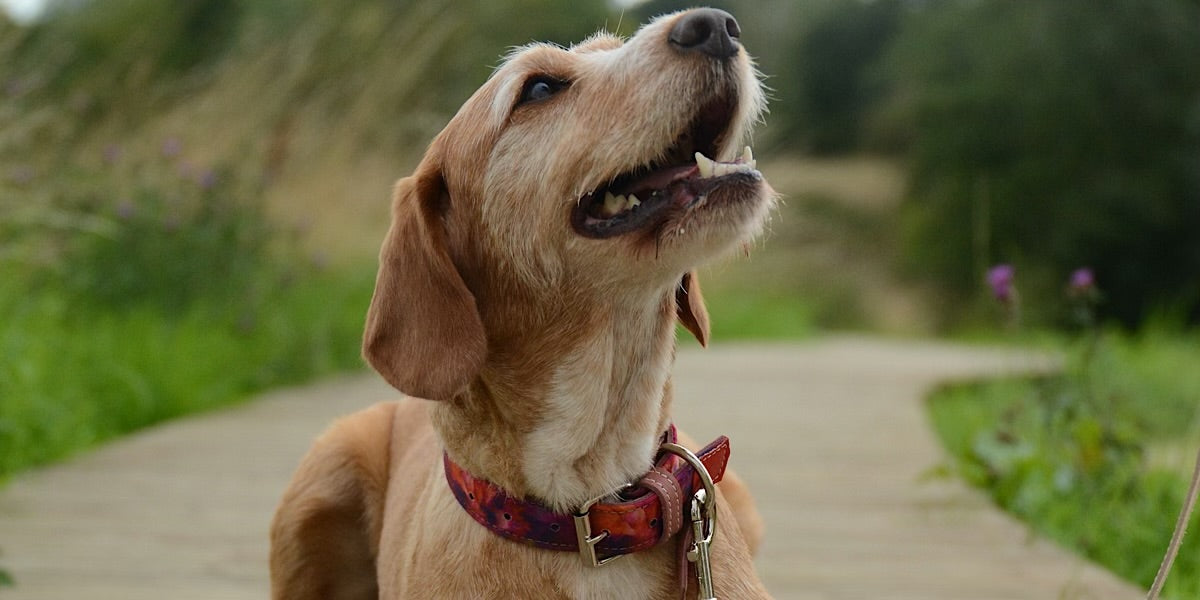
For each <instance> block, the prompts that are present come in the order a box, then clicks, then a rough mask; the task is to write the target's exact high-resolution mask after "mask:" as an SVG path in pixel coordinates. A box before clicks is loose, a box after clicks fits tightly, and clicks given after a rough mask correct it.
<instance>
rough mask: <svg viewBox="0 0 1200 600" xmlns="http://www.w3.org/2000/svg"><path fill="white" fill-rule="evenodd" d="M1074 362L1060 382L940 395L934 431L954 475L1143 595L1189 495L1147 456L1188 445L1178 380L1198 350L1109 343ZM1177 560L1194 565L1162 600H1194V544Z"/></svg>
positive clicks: (1190, 377)
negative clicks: (1156, 449)
mask: <svg viewBox="0 0 1200 600" xmlns="http://www.w3.org/2000/svg"><path fill="white" fill-rule="evenodd" d="M1070 356H1071V361H1070V363H1069V365H1068V368H1067V371H1066V373H1065V374H1064V375H1062V376H1056V377H1049V378H1044V379H1034V380H1002V381H996V382H987V383H979V384H969V385H958V386H954V387H950V388H947V389H943V390H941V391H939V392H937V393H935V394H934V395H933V397H932V398H931V400H930V414H931V417H932V421H933V425H934V429H935V430H936V431H937V432H938V434H939V436H940V437H941V439H942V442H943V444H944V445H945V447H946V449H947V450H948V452H949V454H950V456H951V465H952V467H951V470H952V471H953V472H954V473H955V474H957V475H960V476H962V477H963V478H964V479H966V480H967V481H968V482H969V483H971V484H972V485H975V486H978V487H981V488H983V489H984V490H985V491H987V492H988V493H989V494H990V495H991V497H992V499H993V500H994V501H995V502H996V504H997V505H999V506H1000V507H1001V508H1003V509H1005V510H1006V511H1009V512H1011V513H1012V514H1014V515H1016V516H1017V517H1019V518H1021V519H1022V520H1023V521H1026V522H1028V523H1029V524H1030V525H1031V526H1032V527H1033V529H1035V530H1036V531H1038V532H1039V533H1041V534H1043V535H1045V536H1047V537H1049V538H1051V539H1053V540H1055V541H1057V542H1058V543H1060V544H1062V545H1063V546H1065V547H1067V548H1070V549H1072V550H1074V551H1076V552H1078V553H1080V554H1082V555H1084V556H1086V557H1088V558H1090V559H1092V560H1095V561H1096V562H1098V563H1099V564H1101V565H1103V566H1105V567H1107V568H1109V569H1111V570H1112V571H1113V572H1115V573H1116V574H1117V575H1119V576H1121V577H1123V578H1126V579H1128V580H1130V581H1133V582H1135V583H1137V584H1139V585H1141V586H1144V587H1146V588H1148V587H1149V585H1150V582H1151V581H1152V580H1153V579H1154V575H1155V573H1156V571H1157V569H1158V566H1159V561H1160V560H1161V558H1162V555H1163V552H1164V551H1165V550H1166V547H1167V542H1168V540H1169V539H1170V536H1171V531H1172V529H1173V527H1174V522H1175V515H1177V514H1178V512H1179V509H1180V507H1181V506H1182V504H1183V497H1184V493H1185V490H1186V489H1187V482H1186V481H1185V480H1184V479H1183V478H1182V477H1180V475H1179V474H1178V473H1176V472H1175V471H1172V470H1167V469H1166V468H1164V467H1162V466H1156V465H1154V464H1153V463H1151V462H1149V461H1148V460H1147V457H1148V449H1149V448H1150V447H1151V446H1152V445H1155V444H1162V443H1164V442H1168V443H1169V442H1171V441H1174V440H1181V439H1193V438H1194V431H1189V429H1191V428H1193V427H1194V426H1195V423H1196V421H1195V419H1196V415H1197V413H1196V397H1197V394H1200V375H1197V374H1195V372H1194V370H1192V371H1187V370H1186V369H1184V370H1182V371H1181V370H1179V369H1180V368H1181V367H1182V365H1184V364H1194V363H1195V362H1196V361H1197V360H1200V356H1198V355H1197V351H1196V340H1195V339H1194V336H1190V337H1189V336H1179V335H1167V334H1162V333H1151V334H1146V335H1143V336H1141V337H1137V338H1131V337H1125V336H1123V335H1120V334H1115V333H1109V334H1107V335H1106V336H1105V337H1104V338H1103V339H1102V340H1101V341H1100V343H1099V344H1098V345H1096V346H1092V345H1091V342H1088V341H1081V342H1080V345H1078V346H1075V347H1073V348H1071V354H1070ZM1185 373H1186V375H1185ZM1181 375H1182V376H1181ZM1189 434H1192V435H1189ZM1195 523H1196V521H1195V520H1193V527H1192V529H1193V530H1194V529H1195ZM1181 555H1182V556H1184V557H1193V559H1192V560H1182V561H1178V562H1177V563H1176V564H1175V569H1174V571H1173V573H1172V576H1171V578H1170V579H1169V580H1168V581H1167V588H1166V593H1165V594H1164V597H1165V598H1194V597H1196V594H1197V593H1200V562H1197V561H1196V560H1194V557H1196V556H1200V537H1198V536H1195V535H1192V536H1188V537H1185V538H1184V546H1183V548H1182V550H1181Z"/></svg>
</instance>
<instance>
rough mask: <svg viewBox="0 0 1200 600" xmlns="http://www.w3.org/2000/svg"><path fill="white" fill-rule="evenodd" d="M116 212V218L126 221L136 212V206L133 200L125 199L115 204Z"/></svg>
mask: <svg viewBox="0 0 1200 600" xmlns="http://www.w3.org/2000/svg"><path fill="white" fill-rule="evenodd" d="M116 213H117V218H118V219H120V220H122V221H128V220H130V219H132V218H133V216H134V215H135V214H137V206H134V204H133V202H130V201H129V200H128V199H125V200H122V201H121V202H119V203H118V204H117V209H116Z"/></svg>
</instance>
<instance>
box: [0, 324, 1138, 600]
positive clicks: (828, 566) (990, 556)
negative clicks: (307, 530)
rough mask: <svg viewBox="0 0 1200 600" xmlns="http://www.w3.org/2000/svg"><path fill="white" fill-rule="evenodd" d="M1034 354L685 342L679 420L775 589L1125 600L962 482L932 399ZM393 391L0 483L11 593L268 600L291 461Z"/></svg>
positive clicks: (289, 406) (321, 394)
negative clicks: (708, 452)
mask: <svg viewBox="0 0 1200 600" xmlns="http://www.w3.org/2000/svg"><path fill="white" fill-rule="evenodd" d="M1033 366H1035V365H1034V364H1033V363H1032V362H1031V360H1030V359H1029V358H1027V357H1022V356H1019V355H1016V354H1011V353H1003V352H998V351H989V350H982V349H973V348H966V347H961V346H949V345H942V344H932V343H930V344H925V343H910V342H887V341H879V340H869V339H858V338H831V339H825V340H820V341H815V342H810V343H806V344H801V345H788V346H738V345H731V344H718V345H717V347H716V348H714V349H710V350H706V351H691V350H689V351H682V352H681V353H680V356H679V360H678V365H677V367H676V371H675V373H676V374H675V388H676V408H675V410H676V416H677V422H678V423H679V424H680V425H682V426H683V427H684V428H685V429H687V430H688V431H689V432H690V433H692V434H693V435H694V436H695V437H697V438H711V437H713V436H715V435H716V434H718V433H726V434H728V435H729V436H730V437H731V438H732V439H733V443H734V445H733V448H734V452H733V459H732V464H733V466H734V468H736V469H738V470H739V471H740V472H741V474H742V475H743V477H744V478H745V479H746V480H747V481H748V482H749V484H750V485H751V487H752V488H753V490H754V492H755V495H756V496H757V498H758V499H759V503H760V509H761V510H762V512H763V516H764V518H765V519H766V522H767V541H766V544H765V546H764V548H763V552H762V558H761V559H760V560H759V568H760V571H761V572H762V574H763V578H764V580H765V581H766V583H767V585H768V587H769V588H770V589H771V590H772V592H773V593H775V594H776V596H777V597H779V598H802V599H810V600H832V599H855V600H860V599H868V598H869V599H894V600H899V599H913V600H917V599H920V600H939V599H945V600H951V599H953V600H974V599H987V600H992V599H1013V600H1018V599H1020V600H1026V599H1041V598H1047V599H1053V598H1065V599H1074V598H1079V599H1084V598H1088V599H1091V598H1102V599H1109V598H1113V599H1129V600H1133V599H1135V598H1139V597H1141V596H1142V594H1141V593H1140V592H1139V591H1138V590H1136V589H1134V588H1133V587H1131V586H1129V585H1127V584H1124V583H1122V582H1120V581H1118V580H1116V579H1115V578H1114V577H1112V576H1111V575H1108V574H1107V573H1105V572H1103V571H1101V570H1100V569H1097V568H1095V567H1093V566H1091V565H1088V564H1086V563H1083V562H1082V561H1080V560H1079V559H1077V558H1074V557H1073V556H1071V555H1069V554H1067V553H1065V552H1063V551H1061V550H1058V549H1057V548H1055V547H1053V546H1051V545H1050V544H1047V543H1045V542H1040V541H1031V539H1030V536H1029V534H1028V533H1027V531H1026V530H1025V528H1024V527H1022V526H1021V525H1020V524H1018V523H1017V522H1015V521H1014V520H1012V519H1011V518H1009V517H1007V516H1005V515H1003V514H1001V513H999V512H998V511H996V510H995V509H994V508H992V507H991V506H990V505H989V504H988V503H987V502H986V501H985V500H984V499H983V498H982V497H981V496H980V495H979V494H977V493H975V492H972V491H969V490H966V489H964V488H963V487H962V486H961V485H959V484H956V483H954V482H940V483H922V482H920V481H919V477H920V474H921V473H922V472H923V471H924V470H926V469H927V468H929V467H930V466H932V465H934V464H935V463H937V462H938V461H939V459H940V456H941V454H940V450H939V448H938V446H937V442H936V440H935V439H934V438H933V436H932V434H931V433H930V431H929V428H928V426H927V422H926V418H925V413H924V410H923V407H922V404H921V397H922V395H923V394H924V392H926V391H927V390H928V389H929V388H930V386H932V385H934V384H936V383H937V382H939V381H944V380H947V379H952V378H962V377H969V376H977V375H980V374H985V373H997V372H1002V371H1012V370H1023V369H1029V368H1031V367H1033ZM390 396H391V393H390V392H389V389H388V388H386V387H385V386H384V385H383V384H382V383H380V382H378V381H377V380H376V379H375V378H372V377H367V376H357V377H351V378H343V379H338V380H333V381H328V382H324V383H321V384H318V385H315V386H311V387H306V388H302V389H296V390H286V391H281V392H275V393H271V394H268V395H266V396H265V397H263V398H262V399H261V400H259V401H257V402H255V403H253V404H249V405H247V406H244V407H240V408H237V409H232V410H227V411H223V412H219V413H215V414H211V415H206V416H201V417H197V418H191V419H186V420H183V421H179V422H175V423H170V424H167V425H164V426H161V427H158V428H155V429H152V430H149V431H146V432H143V433H140V434H138V435H135V436H132V437H129V438H126V439H124V440H122V441H120V442H117V443H114V444H110V445H108V446H106V447H104V448H102V449H100V450H98V451H96V452H93V453H90V454H87V455H85V456H82V457H79V458H78V459H76V460H73V461H71V462H69V463H67V464H64V465H61V466H57V467H52V468H49V469H45V470H42V471H38V472H34V473H30V474H28V475H26V476H23V477H20V478H18V479H16V480H15V481H13V482H12V483H11V484H10V485H9V486H8V487H7V488H6V489H4V490H3V491H0V552H2V553H3V554H0V566H4V567H5V568H7V569H8V570H9V571H10V572H11V573H12V574H13V576H14V577H15V578H16V579H17V580H18V585H19V586H18V587H17V588H14V589H0V598H3V599H9V598H11V599H12V600H51V599H53V600H63V599H67V598H88V599H89V600H108V599H113V600H140V599H150V598H153V599H155V600H159V599H167V598H169V599H171V600H190V599H197V600H198V599H205V600H213V599H219V600H224V599H228V600H241V599H252V598H253V599H262V598H266V597H267V586H266V558H265V554H266V530H267V523H268V521H269V519H270V515H271V511H272V509H273V507H274V503H275V501H276V499H277V498H278V496H279V493H280V491H281V490H282V489H283V487H284V485H285V483H286V481H287V479H288V477H289V476H290V474H291V471H292V469H293V468H294V467H295V465H296V462H297V460H298V459H299V457H300V456H301V455H302V454H303V452H304V451H305V449H306V448H307V446H308V444H309V441H310V440H311V438H312V437H313V436H314V435H316V434H317V433H318V432H319V431H320V430H321V429H322V428H323V427H324V426H325V424H326V423H328V422H329V421H330V420H331V419H332V418H333V417H334V416H336V415H339V414H343V413H347V412H350V411H353V410H355V409H357V408H360V407H364V406H367V405H369V404H371V403H372V402H374V401H376V400H378V399H381V398H388V397H390Z"/></svg>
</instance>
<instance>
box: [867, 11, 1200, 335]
mask: <svg viewBox="0 0 1200 600" xmlns="http://www.w3.org/2000/svg"><path fill="white" fill-rule="evenodd" d="M888 66H889V68H890V73H889V77H890V79H891V81H892V85H893V86H894V95H893V97H892V102H893V105H892V106H891V108H890V109H889V112H891V113H892V114H893V115H901V116H902V119H903V122H904V123H903V129H904V130H905V131H907V132H908V135H909V136H910V137H909V150H910V156H909V158H910V164H911V181H910V184H911V194H910V197H909V199H908V202H907V205H906V209H905V218H906V223H905V225H906V239H907V247H908V251H909V254H910V258H911V259H912V263H913V264H914V265H915V266H916V267H917V268H918V269H919V270H920V271H922V272H926V273H929V274H931V275H932V276H933V277H935V278H936V279H937V280H938V281H940V282H942V283H943V284H945V285H946V286H947V288H948V289H950V290H952V291H954V292H956V297H957V298H959V299H961V298H962V297H964V296H966V295H969V294H970V293H971V292H972V291H974V290H978V286H979V281H980V278H981V273H982V272H983V267H984V266H985V265H987V264H990V263H992V262H994V261H1005V262H1015V263H1018V264H1022V265H1025V266H1026V267H1027V268H1025V269H1023V272H1025V273H1027V274H1028V273H1037V274H1040V275H1039V276H1038V278H1037V280H1035V281H1026V282H1025V289H1026V290H1031V289H1032V290H1034V291H1035V294H1036V290H1039V289H1040V290H1041V292H1042V297H1043V298H1045V297H1048V296H1049V295H1050V294H1055V295H1058V294H1059V293H1061V289H1062V287H1061V286H1062V281H1063V279H1062V278H1063V277H1065V274H1066V273H1069V272H1070V271H1071V270H1072V269H1074V268H1076V267H1078V266H1083V265H1090V266H1092V267H1093V268H1094V270H1095V273H1096V279H1097V281H1098V284H1099V285H1100V286H1101V287H1102V288H1103V289H1104V291H1105V294H1106V303H1105V305H1104V306H1103V307H1102V312H1106V313H1107V314H1109V315H1110V316H1113V317H1116V318H1118V319H1120V320H1121V321H1123V322H1124V323H1127V324H1130V325H1133V324H1137V323H1139V322H1140V321H1141V320H1142V319H1144V318H1146V317H1147V316H1148V315H1150V314H1152V312H1154V311H1156V310H1160V309H1163V308H1167V309H1171V310H1174V311H1181V312H1182V313H1183V314H1185V315H1187V317H1188V318H1190V319H1192V320H1195V319H1196V318H1197V317H1200V236H1197V235H1196V231H1195V230H1196V228H1197V226H1200V168H1198V161H1200V3H1197V2H1195V1H1193V0H1111V1H1109V2H1103V3H1098V2H1093V1H1092V0H1057V1H1055V2H1037V3H1034V2H1011V1H1010V0H971V1H961V0H942V1H933V2H928V3H926V4H925V6H924V8H923V9H922V10H919V11H917V12H916V13H914V14H913V15H912V16H911V18H910V19H909V20H908V21H907V22H906V24H905V27H904V30H903V32H902V33H901V35H900V37H899V39H898V40H897V43H896V46H895V48H894V50H893V52H892V54H891V56H890V59H889V63H888ZM1027 297H1028V294H1027Z"/></svg>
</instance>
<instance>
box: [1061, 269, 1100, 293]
mask: <svg viewBox="0 0 1200 600" xmlns="http://www.w3.org/2000/svg"><path fill="white" fill-rule="evenodd" d="M1067 289H1068V290H1070V292H1071V294H1073V295H1077V296H1081V295H1085V294H1089V293H1091V292H1092V291H1094V290H1095V289H1096V275H1095V274H1094V273H1092V270H1091V269H1089V268H1087V267H1083V268H1082V269H1075V271H1074V272H1073V273H1071V279H1070V281H1069V282H1068V283H1067Z"/></svg>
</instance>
